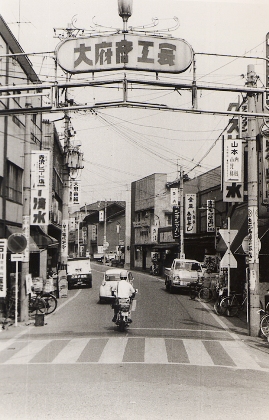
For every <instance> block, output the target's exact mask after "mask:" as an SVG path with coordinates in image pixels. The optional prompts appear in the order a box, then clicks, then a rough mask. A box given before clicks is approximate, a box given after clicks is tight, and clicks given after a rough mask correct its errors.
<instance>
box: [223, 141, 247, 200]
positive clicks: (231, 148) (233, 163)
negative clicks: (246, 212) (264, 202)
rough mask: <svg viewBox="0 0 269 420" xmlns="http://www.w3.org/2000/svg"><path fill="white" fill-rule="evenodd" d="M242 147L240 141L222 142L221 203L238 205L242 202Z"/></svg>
mask: <svg viewBox="0 0 269 420" xmlns="http://www.w3.org/2000/svg"><path fill="white" fill-rule="evenodd" d="M243 179H244V177H243V145H242V140H241V139H237V138H236V139H230V138H228V139H225V140H224V156H223V201H225V202H230V203H239V202H242V201H243V200H244V183H243Z"/></svg>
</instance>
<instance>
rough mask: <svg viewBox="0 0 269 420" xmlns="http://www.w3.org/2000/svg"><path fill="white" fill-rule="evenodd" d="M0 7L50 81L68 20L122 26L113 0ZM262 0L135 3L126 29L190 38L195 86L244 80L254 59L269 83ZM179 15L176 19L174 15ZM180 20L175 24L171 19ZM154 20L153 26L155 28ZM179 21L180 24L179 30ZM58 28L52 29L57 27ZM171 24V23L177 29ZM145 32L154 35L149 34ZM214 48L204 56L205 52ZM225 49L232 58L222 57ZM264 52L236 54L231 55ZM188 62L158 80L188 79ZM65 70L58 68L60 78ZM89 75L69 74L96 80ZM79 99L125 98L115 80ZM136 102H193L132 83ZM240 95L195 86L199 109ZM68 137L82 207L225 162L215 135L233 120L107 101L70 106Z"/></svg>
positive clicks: (110, 75) (27, 0)
mask: <svg viewBox="0 0 269 420" xmlns="http://www.w3.org/2000/svg"><path fill="white" fill-rule="evenodd" d="M0 13H1V15H2V17H3V18H4V20H5V21H6V23H7V24H8V25H9V27H10V29H11V31H12V32H13V34H14V36H15V37H16V38H17V39H18V41H19V43H20V45H21V47H22V48H23V50H24V51H25V52H26V53H28V54H30V53H40V54H38V55H34V56H33V55H32V56H29V58H30V61H31V62H32V65H33V67H34V70H35V72H36V73H37V74H38V76H39V78H40V80H41V81H42V82H50V81H53V80H54V60H53V57H54V55H53V52H54V51H55V48H56V46H57V45H58V44H59V42H60V39H59V38H58V37H57V35H59V33H60V32H61V29H64V28H66V27H67V25H68V24H69V23H71V22H73V25H74V26H75V27H77V28H83V29H85V31H86V32H87V31H90V30H92V31H95V33H96V31H98V33H100V34H102V33H105V31H107V30H108V29H109V28H110V30H111V28H113V29H119V30H121V29H122V20H121V18H120V17H119V16H118V8H117V0H77V1H71V0H64V1H63V0H46V2H44V1H43V0H0ZM268 16H269V2H268V0H253V1H248V0H238V1H236V2H234V1H229V0H226V1H220V0H214V1H200V0H191V1H181V0H166V1H161V0H133V14H132V16H131V17H130V19H129V21H128V26H129V27H130V26H131V27H132V28H134V29H135V28H138V27H140V28H141V26H142V27H144V29H143V30H146V31H147V33H148V34H149V35H152V31H159V32H161V33H162V34H166V35H167V34H168V35H170V36H172V37H175V38H181V39H184V40H186V41H187V42H188V43H189V44H190V45H191V46H192V48H193V50H194V52H195V56H196V70H197V75H196V78H197V83H202V84H206V85H214V86H221V87H223V86H225V87H227V86H228V87H229V86H230V87H234V86H237V87H243V86H244V85H245V83H246V73H247V66H248V65H249V64H253V65H254V66H255V71H256V73H257V75H258V76H259V80H258V86H259V87H262V86H264V85H265V83H266V81H265V60H263V59H262V58H264V57H265V36H266V34H267V32H269V21H268ZM175 18H176V19H175ZM177 21H178V23H179V24H178V25H177ZM153 22H154V23H157V22H158V24H157V25H156V26H154V27H153V25H152V24H153ZM177 26H178V27H177ZM54 28H57V29H56V36H55V33H54ZM173 28H174V29H173ZM150 31H151V32H150ZM209 54H210V55H209ZM221 55H227V56H228V57H222V56H221ZM233 55H236V56H244V57H260V59H257V58H255V59H254V58H235V57H231V56H233ZM128 75H129V76H130V77H131V78H133V79H143V80H149V81H156V74H155V73H152V72H150V73H149V72H148V73H145V72H138V71H136V72H134V71H132V72H128ZM192 75H193V71H192V67H191V68H190V69H188V70H187V71H186V72H184V73H181V74H179V75H171V74H170V75H169V74H165V73H162V74H158V78H159V80H160V81H166V82H167V81H170V82H173V83H176V82H185V83H191V81H192ZM122 77H123V72H121V71H118V72H116V71H112V72H106V73H104V72H101V73H98V74H94V79H95V80H112V79H115V78H116V79H122ZM65 78H66V75H65V74H64V73H63V71H62V70H61V69H60V68H58V70H57V80H59V81H64V80H65ZM92 78H93V75H92V74H90V73H84V74H80V75H79V76H77V77H74V79H73V80H76V79H77V80H84V81H87V80H89V81H90V80H93V79H92ZM68 95H69V97H70V98H72V99H74V101H75V103H78V104H82V103H83V104H84V103H87V104H94V103H95V102H100V101H108V100H110V101H111V100H117V99H122V92H121V86H120V85H119V86H114V88H113V89H112V88H109V89H108V88H96V87H94V88H83V89H77V88H76V89H70V90H69V93H68ZM129 98H130V99H132V100H135V101H140V102H146V103H155V104H165V105H168V106H171V107H175V108H179V107H180V108H188V109H191V108H192V104H191V94H190V92H186V91H184V92H183V91H179V90H172V89H166V90H164V89H158V88H157V89H156V88H155V89H153V88H152V87H151V86H147V87H144V88H143V89H142V88H141V87H139V89H135V87H134V86H132V87H131V89H130V92H129ZM241 99H242V98H241V97H240V96H239V94H237V93H231V92H228V93H225V94H224V93H220V92H217V91H205V90H204V91H199V92H198V108H199V109H201V110H208V109H210V110H214V111H226V110H227V109H228V106H229V104H230V103H231V102H238V101H241ZM70 116H71V123H72V126H73V128H74V130H75V132H76V135H75V138H74V141H75V142H76V144H81V151H82V152H83V154H84V169H83V170H82V171H81V185H82V200H81V205H84V204H85V203H87V204H89V203H92V202H95V201H98V200H105V199H106V200H125V199H126V197H127V195H128V194H129V191H130V184H131V182H133V181H136V180H138V179H141V178H143V177H145V176H148V175H150V174H152V173H160V172H161V173H167V175H168V181H172V180H174V179H176V178H177V177H178V171H179V170H180V168H182V170H183V172H184V173H185V174H188V175H189V177H191V178H192V177H194V176H197V175H200V174H202V173H204V172H206V171H208V170H210V169H213V168H215V167H217V166H219V165H220V164H221V140H220V139H221V135H222V133H223V130H224V129H225V127H226V126H227V123H228V121H229V119H228V117H227V116H222V115H218V114H216V115H213V116H212V115H210V116H209V115H205V114H199V115H194V114H191V113H185V112H170V111H169V112H168V111H161V110H157V109H132V108H103V109H99V108H98V109H96V111H95V112H91V111H89V110H80V111H76V112H72V113H71V114H70ZM44 117H46V118H49V119H50V120H51V121H54V120H59V119H60V121H58V122H56V126H57V129H58V131H59V133H60V138H63V130H64V126H63V120H61V118H62V117H63V114H62V113H54V114H50V115H46V116H44Z"/></svg>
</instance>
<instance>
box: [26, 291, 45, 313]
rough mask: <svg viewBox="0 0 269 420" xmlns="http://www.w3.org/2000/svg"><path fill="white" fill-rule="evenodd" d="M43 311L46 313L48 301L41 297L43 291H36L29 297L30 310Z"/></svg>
mask: <svg viewBox="0 0 269 420" xmlns="http://www.w3.org/2000/svg"><path fill="white" fill-rule="evenodd" d="M34 311H36V312H41V313H42V314H45V312H46V302H45V300H44V299H43V298H42V297H41V293H35V294H33V295H32V296H31V297H30V298H29V312H30V313H31V312H34Z"/></svg>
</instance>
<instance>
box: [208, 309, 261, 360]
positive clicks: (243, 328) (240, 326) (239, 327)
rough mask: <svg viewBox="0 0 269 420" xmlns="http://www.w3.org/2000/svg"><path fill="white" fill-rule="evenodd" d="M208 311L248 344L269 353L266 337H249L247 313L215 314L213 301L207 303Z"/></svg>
mask: <svg viewBox="0 0 269 420" xmlns="http://www.w3.org/2000/svg"><path fill="white" fill-rule="evenodd" d="M207 306H208V308H209V310H210V311H212V312H213V313H214V314H215V315H216V316H217V317H218V318H219V319H220V320H221V321H222V322H223V323H224V324H225V325H226V326H227V328H228V329H229V330H230V331H231V332H233V333H234V334H236V335H238V337H239V338H240V339H241V340H242V341H243V342H244V343H245V344H247V345H248V346H250V347H252V348H255V349H256V350H260V351H262V352H264V353H267V354H269V342H268V341H267V339H266V338H262V337H251V336H250V335H249V325H248V322H247V314H246V313H245V312H244V311H241V312H239V314H238V315H237V316H234V317H227V316H221V315H217V314H216V312H215V310H214V302H209V303H208V304H207Z"/></svg>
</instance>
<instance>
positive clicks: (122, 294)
mask: <svg viewBox="0 0 269 420" xmlns="http://www.w3.org/2000/svg"><path fill="white" fill-rule="evenodd" d="M127 276H128V273H127V271H126V270H123V271H121V272H120V280H119V281H118V282H117V286H116V288H115V289H112V294H113V295H114V296H115V303H114V304H113V305H112V308H113V309H114V316H113V318H112V322H116V320H117V314H118V312H119V309H120V305H119V304H118V299H119V298H126V299H131V300H132V299H133V298H134V297H135V293H136V292H135V289H134V288H133V286H132V285H131V283H130V282H129V281H127V278H128V277H127ZM129 322H132V320H131V319H130V320H129Z"/></svg>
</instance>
